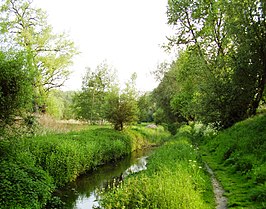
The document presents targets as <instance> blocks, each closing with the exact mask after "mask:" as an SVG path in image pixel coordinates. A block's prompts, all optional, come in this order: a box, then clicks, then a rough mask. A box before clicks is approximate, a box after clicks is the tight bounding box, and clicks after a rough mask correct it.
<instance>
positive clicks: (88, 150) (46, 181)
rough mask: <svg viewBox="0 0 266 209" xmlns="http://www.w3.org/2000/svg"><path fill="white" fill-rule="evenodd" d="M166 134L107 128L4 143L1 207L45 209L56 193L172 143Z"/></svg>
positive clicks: (1, 148) (1, 146) (0, 164)
mask: <svg viewBox="0 0 266 209" xmlns="http://www.w3.org/2000/svg"><path fill="white" fill-rule="evenodd" d="M167 136H168V133H166V132H165V131H164V130H163V128H161V127H159V128H156V129H149V128H145V127H134V128H132V129H128V130H126V131H123V132H117V131H114V130H112V129H108V128H98V129H93V130H82V131H79V132H70V133H67V134H50V135H45V136H37V137H32V138H23V139H17V138H13V139H8V140H2V141H1V142H0V151H1V156H0V158H1V162H0V175H1V182H0V207H1V208H42V207H44V206H45V205H46V204H47V203H48V202H49V204H50V205H51V207H52V205H54V204H57V203H58V199H57V198H53V199H51V194H52V192H53V191H54V190H55V188H57V187H60V186H62V185H64V184H66V183H67V182H70V181H73V180H74V179H76V178H77V176H78V175H80V174H82V173H84V172H86V171H88V170H93V169H94V168H95V167H97V166H99V165H102V164H104V163H107V162H110V161H114V160H117V159H119V158H121V157H123V156H124V155H127V154H128V153H130V152H132V151H133V150H136V149H140V148H141V147H144V146H149V145H153V144H157V143H160V141H161V140H165V138H167Z"/></svg>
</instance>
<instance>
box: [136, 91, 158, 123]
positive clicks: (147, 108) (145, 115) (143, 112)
mask: <svg viewBox="0 0 266 209" xmlns="http://www.w3.org/2000/svg"><path fill="white" fill-rule="evenodd" d="M138 108H139V116H138V118H139V122H152V121H153V113H154V111H155V104H154V102H153V101H152V95H151V93H150V92H146V93H144V94H143V95H141V96H140V97H139V99H138Z"/></svg>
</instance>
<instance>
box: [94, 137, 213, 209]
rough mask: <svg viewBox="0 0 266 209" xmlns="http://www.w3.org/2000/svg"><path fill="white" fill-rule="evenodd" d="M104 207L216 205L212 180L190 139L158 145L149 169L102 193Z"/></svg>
mask: <svg viewBox="0 0 266 209" xmlns="http://www.w3.org/2000/svg"><path fill="white" fill-rule="evenodd" d="M99 201H100V204H101V207H102V208H105V209H110V208H119V209H120V208H129V209H130V208H161V209H164V208H165V209H166V208H167V209H178V208H195V209H200V208H204V209H208V208H213V207H214V201H213V194H212V187H211V182H210V179H209V177H208V175H207V174H205V172H204V170H203V169H202V165H201V162H200V161H199V158H198V155H197V153H196V151H195V150H194V148H193V147H192V145H190V144H189V143H188V141H187V139H186V138H178V139H176V140H175V141H172V142H169V143H166V144H165V145H164V146H162V147H160V148H158V149H157V150H156V151H155V153H154V154H153V155H152V156H151V157H150V159H149V162H148V169H147V170H146V171H144V172H142V173H140V174H137V175H134V176H131V177H130V178H128V179H126V180H125V181H124V182H123V183H121V184H118V186H115V187H114V188H113V189H111V190H107V191H102V192H101V193H100V200H99Z"/></svg>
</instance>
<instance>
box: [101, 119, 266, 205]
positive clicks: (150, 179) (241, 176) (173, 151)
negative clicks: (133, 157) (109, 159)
mask: <svg viewBox="0 0 266 209" xmlns="http://www.w3.org/2000/svg"><path fill="white" fill-rule="evenodd" d="M265 124H266V115H259V116H256V117H253V118H249V119H247V120H245V121H242V122H239V123H237V124H235V125H234V126H233V127H231V128H229V129H227V130H223V131H220V132H218V131H216V130H214V129H212V128H211V127H210V126H204V125H202V124H191V125H185V126H182V127H181V128H180V129H179V130H178V133H177V134H176V136H174V137H173V138H172V140H171V141H169V142H167V143H166V144H165V145H163V146H162V147H160V148H158V149H157V150H156V151H155V153H154V154H153V155H152V156H151V158H150V159H149V160H148V166H147V168H148V169H147V170H146V171H143V172H141V173H139V174H137V175H133V176H131V177H129V178H128V179H126V180H125V181H124V182H123V183H121V184H119V185H118V186H116V187H114V188H113V189H111V190H106V191H101V192H100V193H99V194H100V203H101V206H102V208H105V209H111V208H117V209H118V208H162V209H164V208H165V209H166V208H167V209H168V208H173V209H178V208H180V209H183V208H195V209H199V208H204V209H206V208H235V209H240V208H250V209H262V208H266V195H265V194H266V163H265V162H266V125H265ZM192 144H193V145H192ZM206 163H207V164H208V165H209V166H208V165H207V164H206ZM211 169H212V170H211ZM211 180H212V182H211ZM212 184H213V185H212ZM213 187H214V188H213ZM215 189H216V190H218V191H214V192H213V190H215ZM215 199H216V202H215Z"/></svg>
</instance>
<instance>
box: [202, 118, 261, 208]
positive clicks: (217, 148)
mask: <svg viewBox="0 0 266 209" xmlns="http://www.w3.org/2000/svg"><path fill="white" fill-rule="evenodd" d="M201 150H202V152H203V155H204V156H203V158H204V159H205V160H206V161H207V162H208V163H209V164H210V166H211V167H212V168H213V169H214V170H215V173H216V174H217V177H218V178H219V180H220V181H221V183H222V185H223V187H224V189H225V191H226V193H225V195H226V196H227V197H228V201H229V202H228V206H229V207H230V208H251V209H252V208H266V115H260V116H256V117H253V118H250V119H248V120H245V121H242V122H239V123H237V124H235V125H234V126H233V127H231V128H229V129H227V130H225V131H222V132H220V133H219V134H218V135H217V136H216V137H213V138H210V139H208V140H207V139H206V140H205V142H204V143H202V145H201Z"/></svg>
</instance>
